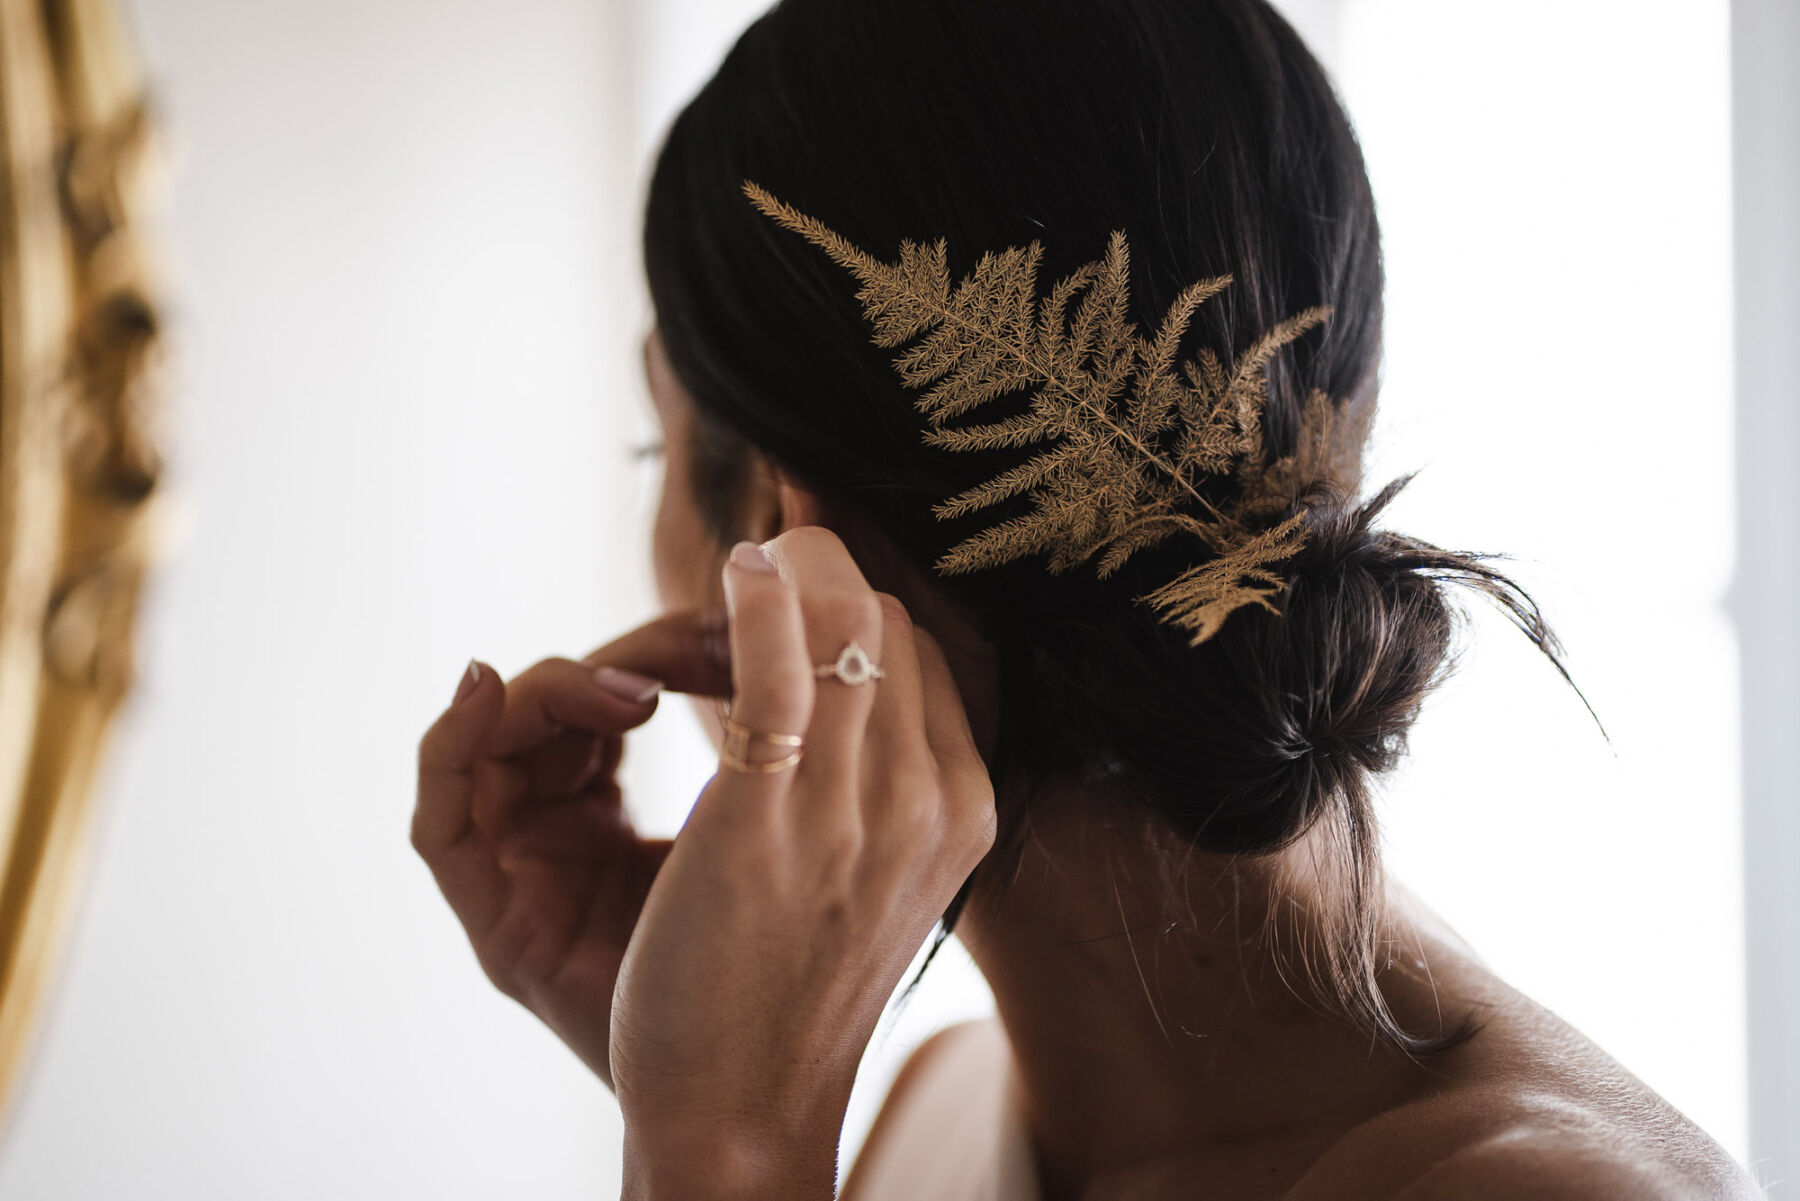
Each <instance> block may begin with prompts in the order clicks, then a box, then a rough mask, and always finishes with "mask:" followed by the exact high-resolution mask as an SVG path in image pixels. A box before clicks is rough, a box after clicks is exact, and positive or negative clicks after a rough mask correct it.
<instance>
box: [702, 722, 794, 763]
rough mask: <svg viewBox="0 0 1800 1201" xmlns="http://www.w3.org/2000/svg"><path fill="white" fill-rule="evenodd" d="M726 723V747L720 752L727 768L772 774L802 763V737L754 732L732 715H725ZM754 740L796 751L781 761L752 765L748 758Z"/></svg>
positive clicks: (720, 756)
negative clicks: (733, 718) (734, 719)
mask: <svg viewBox="0 0 1800 1201" xmlns="http://www.w3.org/2000/svg"><path fill="white" fill-rule="evenodd" d="M724 721H725V746H724V749H723V750H721V751H720V752H719V759H720V761H721V762H723V763H724V764H725V766H727V767H734V768H736V769H737V770H738V771H750V772H771V771H781V770H783V769H784V768H789V767H792V766H794V764H796V763H798V762H800V755H801V750H802V747H801V743H802V739H801V737H800V735H798V734H766V733H764V732H763V731H761V730H752V729H751V728H750V727H749V726H747V725H745V724H744V723H743V722H741V721H733V720H732V718H731V716H730V714H726V715H725V717H724ZM752 740H755V741H757V742H765V743H768V744H770V745H771V746H791V747H793V748H794V749H793V751H792V752H790V753H789V754H786V755H783V756H782V757H781V758H779V759H771V760H769V761H768V762H767V763H752V762H750V760H749V758H748V755H749V753H750V743H751V741H752Z"/></svg>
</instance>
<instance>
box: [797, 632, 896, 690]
mask: <svg viewBox="0 0 1800 1201" xmlns="http://www.w3.org/2000/svg"><path fill="white" fill-rule="evenodd" d="M886 674H887V673H886V672H885V671H882V670H881V668H879V667H877V666H875V664H874V662H873V661H872V660H870V658H869V652H867V651H865V650H864V649H863V648H862V647H860V646H858V645H857V644H856V643H855V641H854V640H853V641H851V643H850V644H849V645H848V646H846V647H844V649H843V650H842V651H839V652H838V657H837V661H836V662H834V663H815V664H813V675H815V676H818V677H819V678H820V679H824V678H825V677H827V676H836V677H837V678H838V679H840V680H842V681H843V682H844V683H846V684H865V683H867V682H868V681H870V680H879V679H880V678H881V677H882V676H884V675H886Z"/></svg>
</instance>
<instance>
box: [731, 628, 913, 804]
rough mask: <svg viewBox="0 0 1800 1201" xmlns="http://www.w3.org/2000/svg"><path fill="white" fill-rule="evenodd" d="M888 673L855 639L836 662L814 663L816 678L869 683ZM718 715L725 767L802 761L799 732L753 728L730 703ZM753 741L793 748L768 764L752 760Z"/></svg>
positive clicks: (769, 768)
mask: <svg viewBox="0 0 1800 1201" xmlns="http://www.w3.org/2000/svg"><path fill="white" fill-rule="evenodd" d="M885 674H886V673H885V672H883V671H882V670H881V668H879V667H877V666H876V665H875V664H874V662H873V661H871V660H870V658H869V653H868V652H867V651H865V650H863V648H862V647H860V646H858V645H857V644H856V642H855V641H854V640H852V641H851V642H850V643H848V644H847V645H846V646H845V647H844V649H843V650H842V651H840V652H839V653H838V657H837V659H836V660H835V661H834V662H831V663H815V664H813V675H814V676H815V677H817V678H819V679H825V678H828V677H835V678H836V679H839V680H842V681H843V682H844V683H846V684H866V683H868V682H870V681H872V680H879V679H880V678H881V677H882V676H883V675H885ZM719 717H720V720H721V721H722V722H724V724H725V745H724V747H723V748H722V749H721V750H720V752H719V759H720V761H721V762H722V763H724V764H725V766H727V767H730V768H735V769H736V770H738V771H744V772H777V771H783V770H785V769H787V768H790V767H792V766H794V764H796V763H798V762H800V756H801V754H802V753H803V749H804V741H805V740H804V739H802V738H801V736H800V735H798V734H771V733H769V732H767V731H766V730H753V729H751V728H750V727H749V726H747V725H745V724H744V723H743V722H741V721H737V720H735V719H734V718H733V717H732V716H731V706H730V702H727V703H726V704H725V705H724V706H723V707H722V708H721V710H720V713H719ZM752 742H761V743H765V744H767V745H770V746H788V747H793V748H794V749H793V750H792V751H790V752H789V753H788V754H786V755H783V756H781V758H779V759H771V760H769V761H768V762H767V763H752V762H751V761H750V759H749V754H750V744H751V743H752Z"/></svg>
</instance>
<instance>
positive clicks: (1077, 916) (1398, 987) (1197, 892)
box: [958, 786, 1436, 1197]
mask: <svg viewBox="0 0 1800 1201" xmlns="http://www.w3.org/2000/svg"><path fill="white" fill-rule="evenodd" d="M1134 810H1135V812H1134ZM1141 812H1142V811H1141V807H1137V806H1132V805H1130V804H1127V803H1121V802H1119V801H1117V800H1112V799H1108V798H1105V797H1102V796H1100V795H1098V794H1095V793H1092V792H1090V793H1088V794H1086V795H1080V794H1076V793H1074V792H1073V791H1071V790H1069V789H1067V788H1064V789H1063V790H1061V791H1058V790H1057V788H1056V787H1055V786H1052V787H1050V788H1048V789H1046V790H1044V792H1043V793H1042V794H1040V797H1039V799H1038V802H1037V803H1036V805H1034V808H1033V810H1032V817H1031V819H1030V822H1031V824H1030V828H1029V829H1028V831H1027V832H1026V834H1025V836H1024V838H1023V844H1022V851H1021V856H1020V858H1019V860H1018V861H1017V866H1016V869H1015V870H1012V871H1008V872H1006V873H1005V874H1006V879H1005V880H999V879H996V878H994V877H995V876H996V875H997V873H993V872H990V871H989V869H988V868H987V867H984V869H983V873H984V874H983V875H982V876H980V877H978V879H977V882H976V886H975V889H974V892H973V893H972V895H971V898H970V903H969V905H968V908H967V910H966V911H965V913H964V914H963V916H962V917H961V919H960V920H959V923H958V931H959V933H960V935H961V938H962V941H963V942H964V944H965V945H966V946H967V947H968V949H969V952H970V954H971V956H972V957H973V958H974V960H975V962H976V963H977V964H978V966H979V967H980V968H981V970H982V972H983V974H984V975H985V976H986V977H987V979H988V982H989V984H990V985H991V986H992V988H993V992H994V997H995V1001H996V1005H997V1007H998V1010H999V1016H1000V1019H1001V1021H1002V1023H1003V1024H1004V1025H1005V1027H1006V1031H1007V1034H1008V1036H1009V1038H1010V1040H1011V1042H1012V1045H1013V1050H1014V1054H1015V1056H1016V1059H1017V1062H1018V1065H1019V1071H1020V1076H1021V1081H1022V1084H1023V1085H1024V1089H1025V1094H1026V1108H1027V1113H1026V1117H1027V1120H1028V1122H1029V1124H1030V1126H1031V1129H1032V1133H1033V1136H1034V1139H1035V1141H1036V1143H1037V1145H1038V1147H1039V1151H1040V1155H1041V1156H1042V1157H1043V1167H1044V1169H1045V1174H1046V1180H1045V1182H1044V1183H1045V1186H1046V1196H1050V1197H1056V1196H1077V1195H1080V1193H1081V1192H1082V1191H1083V1189H1084V1188H1085V1187H1086V1186H1087V1185H1089V1184H1090V1183H1091V1182H1093V1181H1095V1180H1098V1179H1102V1178H1104V1177H1106V1176H1108V1175H1109V1174H1113V1173H1118V1172H1122V1171H1129V1170H1131V1169H1133V1168H1135V1167H1137V1166H1140V1165H1142V1164H1144V1163H1147V1162H1153V1161H1156V1160H1159V1159H1166V1158H1169V1157H1173V1156H1180V1157H1183V1158H1184V1159H1190V1160H1193V1159H1196V1157H1197V1162H1201V1163H1204V1162H1207V1161H1208V1160H1209V1159H1215V1158H1216V1159H1217V1160H1219V1161H1220V1162H1222V1163H1223V1162H1228V1161H1232V1160H1234V1159H1237V1158H1242V1157H1244V1156H1246V1155H1249V1156H1252V1157H1254V1156H1255V1155H1257V1154H1258V1149H1259V1148H1261V1149H1262V1150H1264V1151H1266V1152H1267V1153H1268V1154H1269V1156H1270V1158H1271V1162H1272V1163H1276V1164H1285V1165H1289V1166H1291V1165H1293V1164H1294V1163H1295V1161H1296V1154H1297V1153H1302V1152H1303V1151H1304V1149H1305V1148H1307V1147H1311V1146H1314V1145H1315V1144H1316V1150H1322V1149H1323V1147H1324V1146H1325V1145H1328V1144H1329V1142H1331V1141H1334V1140H1335V1138H1336V1137H1337V1136H1338V1135H1340V1134H1341V1133H1343V1132H1344V1131H1345V1130H1348V1129H1349V1128H1350V1127H1352V1126H1354V1125H1356V1124H1358V1123H1359V1122H1361V1121H1364V1120H1366V1119H1367V1118H1369V1117H1371V1116H1373V1115H1374V1114H1376V1113H1378V1112H1381V1111H1382V1110H1385V1109H1387V1108H1390V1107H1391V1106H1393V1105H1395V1104H1398V1103H1400V1102H1402V1101H1403V1100H1405V1099H1407V1098H1408V1097H1410V1096H1413V1095H1416V1094H1417V1093H1418V1092H1419V1091H1420V1090H1421V1089H1422V1088H1423V1087H1424V1086H1425V1085H1426V1084H1427V1083H1428V1081H1429V1079H1430V1076H1429V1074H1428V1072H1427V1070H1426V1069H1423V1068H1421V1067H1419V1066H1418V1065H1417V1064H1415V1063H1413V1062H1411V1061H1409V1060H1407V1059H1406V1058H1405V1057H1403V1056H1401V1055H1399V1054H1397V1053H1395V1052H1392V1051H1389V1050H1388V1049H1386V1048H1385V1047H1383V1046H1380V1045H1379V1044H1376V1043H1375V1042H1374V1040H1373V1039H1372V1037H1371V1036H1370V1035H1369V1034H1367V1033H1363V1032H1359V1031H1357V1030H1355V1029H1352V1028H1350V1027H1349V1026H1347V1025H1346V1024H1345V1023H1343V1022H1341V1021H1337V1020H1334V1019H1332V1018H1330V1017H1327V1016H1325V1015H1324V1014H1323V1013H1322V1012H1321V1011H1320V1009H1319V1008H1318V1007H1317V1006H1316V1005H1308V1004H1307V1003H1306V1002H1304V1001H1302V1000H1301V999H1300V998H1299V997H1297V996H1296V995H1295V994H1294V993H1293V992H1292V991H1291V990H1290V989H1289V988H1288V987H1287V986H1286V985H1285V984H1284V983H1283V982H1282V978H1281V971H1280V968H1279V966H1278V964H1277V961H1276V959H1275V956H1274V954H1273V952H1272V951H1271V950H1270V946H1269V943H1268V941H1267V940H1266V939H1265V938H1264V937H1263V936H1262V935H1263V925H1264V921H1265V918H1266V916H1267V914H1268V912H1269V904H1270V899H1269V898H1270V883H1271V881H1272V880H1273V879H1275V878H1277V877H1276V876H1275V875H1274V874H1273V873H1274V872H1276V871H1277V870H1280V869H1283V868H1286V869H1289V870H1285V871H1282V874H1281V876H1280V877H1279V878H1280V879H1282V880H1283V881H1284V884H1283V885H1282V888H1283V893H1282V895H1283V896H1284V898H1286V899H1288V900H1292V901H1295V902H1298V904H1296V905H1294V906H1293V907H1292V908H1291V909H1290V908H1289V907H1288V906H1286V905H1284V906H1283V912H1284V913H1288V912H1292V913H1296V914H1305V913H1308V912H1317V911H1318V909H1317V906H1319V905H1321V904H1324V903H1326V898H1323V897H1320V896H1317V895H1311V896H1306V895H1298V896H1297V895H1295V893H1296V890H1297V889H1299V888H1301V887H1303V885H1302V883H1301V882H1302V881H1305V880H1307V879H1308V878H1310V873H1302V872H1296V871H1293V870H1291V868H1292V867H1293V866H1295V865H1296V864H1298V863H1305V862H1309V860H1308V859H1307V856H1309V855H1311V854H1312V853H1314V852H1315V851H1318V850H1319V848H1317V847H1315V846H1311V845H1309V843H1308V841H1306V840H1303V841H1302V842H1301V843H1299V844H1297V845H1296V846H1294V847H1292V848H1290V849H1289V850H1288V851H1286V852H1284V853H1283V854H1284V855H1285V856H1287V860H1286V863H1285V864H1284V863H1282V862H1280V861H1279V860H1276V861H1263V862H1259V863H1247V862H1245V861H1242V860H1239V861H1237V862H1236V863H1235V864H1234V863H1233V862H1231V861H1229V860H1227V859H1225V858H1223V857H1219V856H1212V855H1207V854H1203V853H1201V852H1198V851H1192V850H1187V851H1183V850H1181V849H1180V848H1179V846H1178V845H1177V844H1175V842H1174V840H1172V839H1170V838H1168V837H1164V836H1161V835H1157V834H1155V833H1154V832H1152V827H1150V826H1148V824H1147V823H1146V822H1145V821H1144V820H1143V818H1142V817H1141V816H1140V814H1141ZM990 866H1000V865H999V864H995V865H990ZM1294 920H1296V921H1303V920H1305V919H1304V918H1303V917H1301V918H1296V919H1294ZM1284 933H1286V934H1288V935H1290V936H1298V937H1301V938H1304V937H1307V936H1308V933H1309V932H1308V931H1306V930H1304V929H1297V930H1294V929H1289V930H1284ZM1435 953H1436V952H1435V950H1434V954H1435ZM1395 957H1396V959H1397V960H1401V961H1407V966H1408V967H1410V966H1411V963H1412V962H1416V961H1417V960H1419V959H1422V958H1424V956H1423V955H1420V954H1416V953H1414V951H1411V950H1407V949H1406V948H1404V947H1396V948H1395ZM1383 988H1384V991H1385V992H1386V993H1387V995H1388V1000H1389V1003H1390V1006H1391V1007H1392V1008H1393V1009H1394V1010H1395V1013H1396V1016H1397V1017H1399V1018H1400V1019H1401V1020H1402V1022H1403V1023H1413V1022H1419V1023H1428V1024H1432V1026H1433V1029H1434V1030H1435V1021H1436V1017H1435V1014H1436V1009H1435V1005H1436V1001H1435V1000H1434V999H1432V998H1431V997H1430V995H1429V992H1430V989H1431V982H1430V980H1429V978H1428V975H1427V974H1424V973H1413V972H1411V971H1401V972H1393V971H1390V972H1389V973H1387V974H1386V976H1385V977H1384V978H1383ZM1409 1028H1413V1029H1418V1028H1419V1026H1418V1025H1410V1026H1409ZM1316 1150H1315V1153H1316ZM1310 1158H1311V1157H1310V1156H1304V1155H1303V1156H1302V1158H1301V1160H1300V1162H1301V1163H1304V1162H1305V1161H1307V1160H1310Z"/></svg>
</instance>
